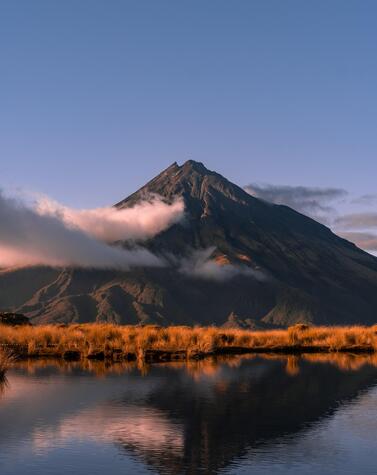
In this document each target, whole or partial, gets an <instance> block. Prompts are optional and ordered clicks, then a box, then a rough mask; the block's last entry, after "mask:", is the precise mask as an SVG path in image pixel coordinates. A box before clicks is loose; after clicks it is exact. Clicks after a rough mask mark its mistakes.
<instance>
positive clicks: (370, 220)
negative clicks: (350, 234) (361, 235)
mask: <svg viewBox="0 0 377 475" xmlns="http://www.w3.org/2000/svg"><path fill="white" fill-rule="evenodd" d="M335 224H336V225H337V226H340V227H345V228H348V229H357V228H374V227H376V226H377V213H373V212H371V213H350V214H345V215H344V216H340V217H339V218H337V219H336V220H335Z"/></svg>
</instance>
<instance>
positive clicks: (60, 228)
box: [0, 193, 183, 269]
mask: <svg viewBox="0 0 377 475" xmlns="http://www.w3.org/2000/svg"><path fill="white" fill-rule="evenodd" d="M166 207H167V208H166ZM177 207H178V205H175V206H173V208H172V209H171V215H172V216H174V218H170V217H169V213H168V211H169V210H170V208H169V206H168V205H164V206H161V203H159V204H158V205H156V203H155V204H153V203H152V204H151V205H150V207H149V206H143V205H140V206H139V207H138V210H137V212H135V210H134V209H133V211H131V210H129V211H130V213H129V214H128V215H127V219H125V220H124V222H122V223H121V222H119V221H117V220H116V219H115V218H113V216H112V215H111V213H110V212H107V214H106V213H104V214H103V216H106V218H103V220H102V221H101V219H100V217H99V216H100V215H101V213H98V214H97V215H96V213H94V215H90V213H89V216H90V217H89V218H88V217H87V214H85V213H83V214H80V212H71V214H69V215H68V217H64V213H63V214H61V212H60V211H59V210H55V211H51V210H50V211H49V212H47V211H46V209H45V210H44V211H43V210H41V209H32V208H30V207H28V206H26V205H25V204H24V203H23V202H21V201H18V200H15V199H12V198H7V197H5V196H4V195H3V194H1V193H0V223H1V227H0V267H3V268H4V267H10V266H12V267H13V266H30V265H50V266H63V267H67V266H74V267H86V268H112V269H128V268H129V267H130V266H137V265H141V266H156V265H163V262H162V261H161V259H160V258H158V257H156V256H155V255H153V254H151V253H150V252H149V251H147V250H145V249H142V248H136V249H132V250H125V249H123V248H121V247H116V246H110V245H108V244H107V243H105V242H102V241H100V240H99V239H98V238H100V237H101V236H102V238H106V240H107V239H109V240H112V238H114V236H117V237H118V238H121V237H123V239H125V240H127V239H136V238H138V239H141V238H143V237H144V238H146V237H150V236H152V235H153V233H157V232H159V231H161V230H162V229H163V228H164V225H165V226H166V227H168V226H169V225H170V224H171V223H172V222H173V221H174V219H177V214H178V211H177ZM64 209H65V208H64ZM152 209H153V211H152ZM161 210H162V211H163V216H164V217H163V219H158V212H159V211H161ZM114 212H116V211H114ZM143 212H145V213H146V214H147V215H148V216H147V217H146V218H145V219H144V218H142V217H141V216H139V217H137V214H140V215H141V214H142V213H143ZM182 213H183V210H182V212H181V215H182ZM110 215H111V217H110V218H109V216H110ZM94 216H97V221H98V224H97V226H94V225H95V222H96V218H95V217H94ZM122 216H123V217H125V216H126V215H125V214H123V215H122ZM131 216H132V218H131ZM70 217H71V218H70ZM70 219H72V220H71V221H70ZM133 219H134V220H135V221H136V223H137V225H136V226H132V223H133ZM154 221H155V222H154ZM91 223H92V224H93V226H94V230H93V231H91V228H90V226H91ZM106 223H109V226H110V227H111V223H115V225H114V228H113V229H111V230H110V231H109V232H108V233H107V234H106ZM127 223H129V225H130V227H129V228H128V226H127ZM128 229H129V230H130V232H129V233H127V230H128ZM143 231H144V234H143ZM123 232H124V234H123Z"/></svg>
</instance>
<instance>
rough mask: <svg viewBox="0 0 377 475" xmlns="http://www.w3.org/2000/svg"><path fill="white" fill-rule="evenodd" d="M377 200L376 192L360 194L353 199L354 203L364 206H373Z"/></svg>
mask: <svg viewBox="0 0 377 475" xmlns="http://www.w3.org/2000/svg"><path fill="white" fill-rule="evenodd" d="M376 202H377V195H376V194H366V195H362V196H359V197H357V198H355V199H353V200H352V201H351V203H352V204H356V205H363V206H372V205H374V204H376Z"/></svg>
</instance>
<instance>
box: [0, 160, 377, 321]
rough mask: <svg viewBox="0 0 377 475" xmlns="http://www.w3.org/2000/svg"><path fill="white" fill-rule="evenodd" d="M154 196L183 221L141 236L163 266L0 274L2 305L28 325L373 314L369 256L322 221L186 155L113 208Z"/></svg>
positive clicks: (376, 271) (375, 301) (376, 296)
mask: <svg viewBox="0 0 377 475" xmlns="http://www.w3.org/2000/svg"><path fill="white" fill-rule="evenodd" d="M155 196H159V197H160V198H161V199H162V200H163V201H166V202H172V201H174V200H176V199H182V200H183V201H184V205H185V216H184V219H183V220H182V221H181V222H178V223H176V224H174V225H172V226H171V227H170V228H168V229H166V230H165V231H163V232H161V233H159V234H158V235H156V236H155V237H153V238H152V239H149V240H148V241H147V242H144V243H143V245H144V246H145V247H147V248H148V249H149V250H150V251H152V252H154V253H155V254H158V255H160V256H164V257H165V258H166V259H167V260H169V262H171V263H172V264H171V265H170V266H167V267H165V268H160V269H158V268H155V269H140V268H139V269H136V268H135V269H133V270H132V271H129V272H115V271H98V270H97V271H94V270H93V271H88V270H82V269H67V270H56V269H47V268H29V269H21V270H17V271H12V272H5V273H2V274H0V289H1V293H0V310H1V309H3V310H11V311H15V310H17V311H18V312H23V313H25V314H26V315H27V316H29V317H30V318H32V319H34V321H35V322H47V321H48V322H50V321H54V322H55V321H65V322H68V321H94V320H100V321H103V320H104V321H117V322H121V323H140V322H141V323H146V322H156V323H160V324H171V323H185V324H212V323H215V324H217V325H223V324H225V325H239V326H243V327H245V326H246V327H247V326H248V327H264V326H285V325H289V324H292V323H295V322H298V321H308V322H313V323H321V324H339V323H342V324H351V323H372V322H374V321H375V308H376V305H377V259H376V258H375V257H373V256H371V255H369V254H367V253H366V252H364V251H362V250H360V249H358V248H357V247H356V246H355V245H354V244H352V243H350V242H348V241H346V240H344V239H342V238H340V237H338V236H336V235H335V234H334V233H332V232H331V230H330V229H328V228H327V227H326V226H323V225H322V224H319V223H317V222H316V221H314V220H312V219H311V218H308V217H306V216H303V215H302V214H300V213H298V212H296V211H294V210H292V209H290V208H289V207H287V206H282V205H275V204H271V203H268V202H265V201H263V200H260V199H257V198H255V197H253V196H251V195H249V194H248V193H247V192H246V191H244V190H243V189H242V188H240V187H238V186H237V185H235V184H233V183H231V182H229V181H228V180H227V179H226V178H224V177H222V176H221V175H219V174H218V173H216V172H213V171H210V170H207V168H206V167H205V166H204V165H203V164H202V163H199V162H195V161H192V160H189V161H187V162H185V163H184V164H183V165H181V166H179V165H178V164H177V163H173V164H172V165H170V166H169V167H168V168H167V169H165V170H164V171H163V172H161V173H160V174H159V175H157V176H156V177H155V178H153V179H152V180H151V181H150V182H148V183H147V184H146V185H145V186H143V187H142V188H140V189H139V190H138V191H137V192H135V193H133V194H132V195H130V196H129V197H128V198H126V199H124V200H122V201H120V202H119V203H117V204H116V205H115V206H116V207H117V208H118V209H122V208H126V207H133V206H135V205H136V204H138V203H140V202H143V201H145V200H151V199H153V197H155ZM125 245H127V244H126V243H125Z"/></svg>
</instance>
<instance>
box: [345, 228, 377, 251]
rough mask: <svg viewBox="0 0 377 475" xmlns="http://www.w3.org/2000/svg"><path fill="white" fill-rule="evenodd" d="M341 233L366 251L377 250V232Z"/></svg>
mask: <svg viewBox="0 0 377 475" xmlns="http://www.w3.org/2000/svg"><path fill="white" fill-rule="evenodd" d="M339 235H340V236H342V237H343V238H344V239H347V240H348V241H351V242H353V243H355V244H356V246H358V247H361V248H362V249H365V250H366V251H377V234H373V233H363V232H348V231H341V232H339Z"/></svg>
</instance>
